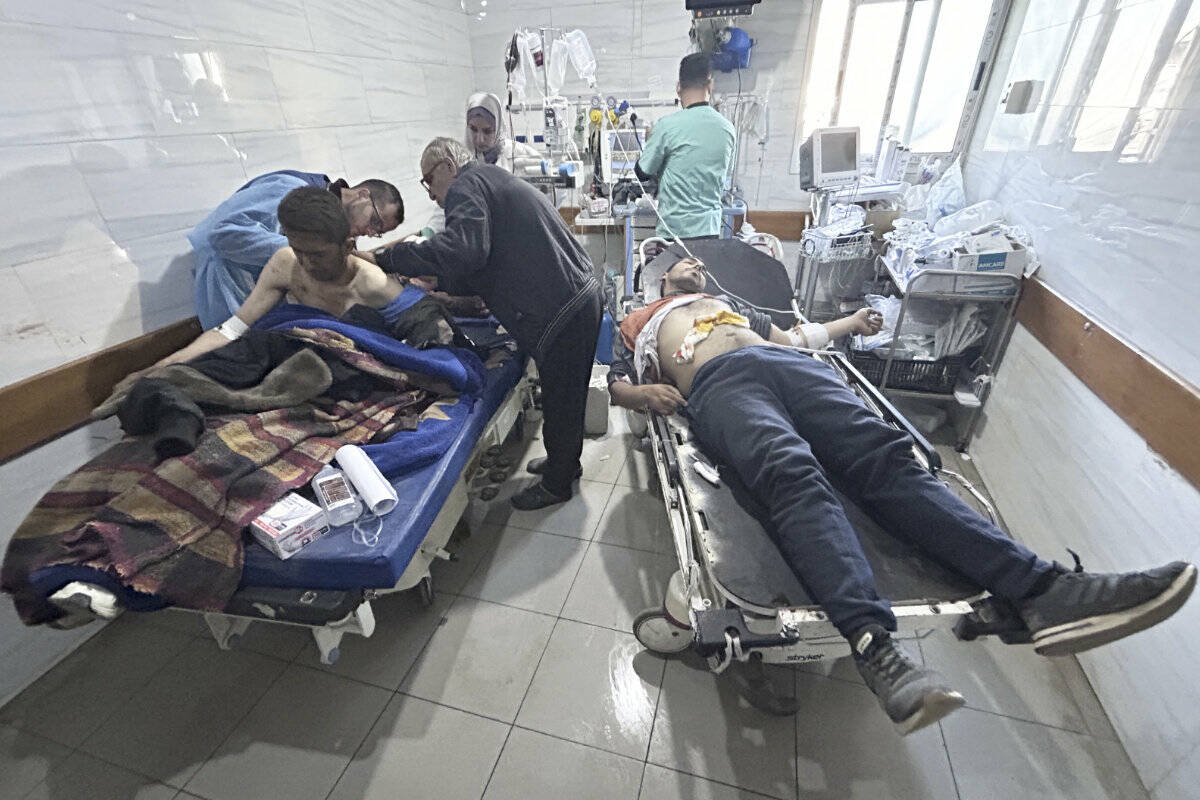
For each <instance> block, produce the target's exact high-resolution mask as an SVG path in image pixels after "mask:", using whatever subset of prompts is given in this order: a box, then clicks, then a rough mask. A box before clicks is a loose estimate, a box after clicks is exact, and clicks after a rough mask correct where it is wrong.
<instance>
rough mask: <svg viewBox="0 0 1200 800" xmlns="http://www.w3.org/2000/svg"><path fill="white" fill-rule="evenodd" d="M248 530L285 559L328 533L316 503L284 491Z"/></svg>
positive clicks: (322, 512) (327, 527)
mask: <svg viewBox="0 0 1200 800" xmlns="http://www.w3.org/2000/svg"><path fill="white" fill-rule="evenodd" d="M250 533H251V534H253V535H254V538H255V539H256V540H257V541H258V543H259V544H261V545H262V546H263V547H265V548H267V549H268V550H270V551H271V552H272V553H274V554H275V555H276V556H278V557H279V558H282V559H287V558H291V557H292V556H293V555H295V554H296V553H298V552H299V551H300V550H301V548H303V547H304V546H305V545H307V544H309V543H310V542H314V541H316V540H317V539H320V538H321V537H322V536H324V535H325V534H327V533H329V522H328V520H326V519H325V512H324V511H322V510H321V507H320V506H318V505H317V504H316V503H313V502H312V501H310V500H306V499H304V498H303V497H301V496H300V495H298V494H296V493H295V492H288V493H287V494H285V495H284V496H283V497H282V498H281V499H280V500H279V501H278V502H276V503H275V505H273V506H271V507H270V508H268V509H267V510H266V511H264V512H263V513H262V514H260V515H259V516H257V517H256V518H255V519H254V521H253V522H251V523H250Z"/></svg>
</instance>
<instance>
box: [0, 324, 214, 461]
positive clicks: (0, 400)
mask: <svg viewBox="0 0 1200 800" xmlns="http://www.w3.org/2000/svg"><path fill="white" fill-rule="evenodd" d="M198 335H200V323H199V321H198V320H197V319H196V318H195V317H192V318H190V319H185V320H182V321H181V322H176V323H173V324H171V325H168V326H166V327H165V328H159V329H158V330H156V331H151V332H150V333H145V334H142V335H141V336H139V337H137V338H136V339H130V340H129V341H127V342H121V343H120V344H117V345H113V346H112V347H109V348H106V349H104V350H101V351H100V352H98V353H93V354H91V355H89V356H84V357H83V358H80V359H76V360H75V361H72V362H70V363H67V364H63V365H62V366H59V367H55V368H54V369H51V370H48V371H46V372H42V373H39V374H37V375H34V376H32V377H30V378H26V379H25V380H23V381H19V382H18V383H14V384H11V385H9V386H5V387H3V388H0V462H3V461H7V460H8V459H10V458H12V457H13V456H16V455H20V454H21V453H24V452H25V451H27V450H29V449H31V448H34V447H36V446H38V445H39V444H42V443H44V442H47V441H49V440H50V439H53V438H54V437H55V436H58V435H59V434H62V433H65V432H67V431H69V430H71V429H72V428H77V427H79V426H80V425H82V424H83V423H85V422H87V421H88V419H89V415H90V414H91V413H92V409H93V408H95V407H96V406H98V405H100V402H101V401H102V400H104V399H105V398H106V397H108V396H109V394H111V393H112V388H113V386H115V385H116V383H117V381H119V380H121V379H122V378H124V377H125V376H126V375H128V374H129V373H131V372H134V371H136V370H139V369H142V368H144V367H148V366H150V365H151V364H153V363H154V362H155V361H158V360H159V359H160V358H162V357H163V356H167V355H170V354H171V353H174V352H175V351H176V350H178V349H179V348H181V347H183V346H184V345H186V344H187V343H188V342H190V341H192V339H195V338H196V337H197V336H198Z"/></svg>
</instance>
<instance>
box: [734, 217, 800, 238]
mask: <svg viewBox="0 0 1200 800" xmlns="http://www.w3.org/2000/svg"><path fill="white" fill-rule="evenodd" d="M748 216H749V218H750V224H751V225H753V226H754V230H756V231H759V232H760V233H770V234H774V235H775V236H778V237H779V238H780V239H781V240H783V241H785V242H798V241H800V235H801V233H803V231H804V228H805V227H807V225H808V219H809V213H808V212H807V211H754V210H751V211H750V213H749V215H748ZM738 228H739V229H740V228H741V223H740V222H739V223H738Z"/></svg>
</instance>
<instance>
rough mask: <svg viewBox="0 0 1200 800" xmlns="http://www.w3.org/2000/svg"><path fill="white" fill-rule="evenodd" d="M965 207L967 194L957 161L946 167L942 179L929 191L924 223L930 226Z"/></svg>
mask: <svg viewBox="0 0 1200 800" xmlns="http://www.w3.org/2000/svg"><path fill="white" fill-rule="evenodd" d="M966 205H967V192H966V189H965V188H964V187H963V176H962V167H961V166H960V164H959V159H957V158H956V159H954V163H953V164H951V165H950V166H948V167H946V171H945V172H943V173H942V177H940V178H938V179H937V183H935V184H933V186H931V187H930V189H929V203H928V205H927V207H926V209H925V221H926V222H928V223H929V224H930V225H933V224H934V223H936V222H937V221H938V220H939V219H941V218H942V217H945V216H948V215H950V214H953V213H954V212H955V211H959V210H961V209H963V208H965V207H966Z"/></svg>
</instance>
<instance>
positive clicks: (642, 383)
mask: <svg viewBox="0 0 1200 800" xmlns="http://www.w3.org/2000/svg"><path fill="white" fill-rule="evenodd" d="M705 285H706V278H705V274H704V270H703V265H702V264H700V263H699V262H697V261H696V260H694V259H684V260H682V261H679V262H678V263H676V264H675V265H674V266H673V267H672V268H671V269H670V270H669V271H668V272H667V274H666V277H665V278H664V285H663V293H662V294H663V299H662V300H659V301H657V302H656V303H653V304H651V305H650V306H648V307H647V308H645V309H642V310H640V311H638V312H635V313H633V314H630V315H629V316H628V317H626V319H625V320H624V321H623V322H622V323H621V331H620V334H621V335H620V336H619V337H617V340H616V342H615V343H614V351H615V352H614V361H613V367H612V371H611V372H610V373H609V392H610V393H611V395H612V399H613V402H614V403H616V404H617V405H620V406H624V407H626V408H630V409H652V410H654V411H656V412H658V413H660V414H669V413H674V412H675V411H678V410H680V409H683V410H684V411H685V413H686V414H687V416H688V417H689V418H690V419H691V422H692V430H693V432H694V433H695V434H696V437H697V438H698V440H699V441H700V442H701V444H703V445H704V447H705V448H706V449H707V451H708V452H709V454H710V455H711V456H712V457H714V458H715V459H717V460H718V461H719V462H723V463H725V464H727V465H728V466H730V467H731V468H733V469H734V470H735V471H736V472H737V474H738V475H739V477H740V478H741V479H742V481H743V482H744V483H745V484H746V486H747V487H748V489H749V490H750V492H751V493H752V494H754V495H755V496H756V497H757V499H758V500H759V501H760V502H761V503H762V504H763V506H764V507H765V509H766V512H767V514H768V516H769V519H767V520H764V522H766V523H767V525H766V527H767V529H768V530H769V531H770V532H771V535H772V536H773V537H774V539H775V543H776V545H777V546H778V547H779V550H780V552H781V553H782V554H783V557H784V558H785V559H786V560H787V562H788V564H789V565H790V566H791V568H792V570H793V571H794V572H795V573H796V575H797V576H798V577H799V578H800V580H801V581H802V582H803V584H804V586H805V587H806V589H807V590H808V592H809V594H810V595H811V596H812V597H813V598H814V599H815V600H816V601H817V602H818V603H820V604H821V606H822V608H823V609H824V610H825V611H826V612H827V613H828V615H829V618H830V620H831V621H832V622H833V623H834V625H836V626H837V628H838V630H839V631H840V632H841V633H842V634H843V635H844V636H845V637H846V638H847V639H848V640H849V641H850V645H851V648H852V650H853V653H854V661H855V663H856V664H857V666H858V670H859V672H860V673H861V674H862V676H863V679H864V680H865V681H866V683H867V686H869V687H870V688H871V690H872V691H873V692H875V694H876V696H878V698H879V701H880V704H881V705H882V706H883V708H884V710H885V711H886V712H887V714H888V716H889V717H890V718H891V719H892V721H893V722H894V723H896V725H897V727H898V728H899V730H900V731H901V732H902V733H909V732H911V731H914V730H917V729H918V728H921V727H924V726H926V725H929V724H931V723H933V722H935V721H937V720H938V719H940V718H941V717H943V716H945V715H946V714H948V713H950V712H951V711H953V710H954V709H956V708H958V707H959V706H961V705H962V704H963V697H962V695H960V694H959V693H958V692H956V691H954V690H953V689H952V688H951V687H950V686H948V685H947V683H946V681H945V679H944V678H943V677H942V676H940V675H939V674H938V673H936V672H934V671H933V670H930V669H925V668H923V667H922V666H921V665H920V664H918V663H916V662H914V661H913V660H912V659H911V658H910V657H909V656H908V655H907V654H906V653H905V652H904V650H903V649H902V648H901V647H900V646H899V644H898V643H897V641H896V640H894V639H892V638H891V636H890V632H891V631H895V630H896V618H895V617H894V616H893V615H892V611H891V607H890V605H889V603H888V601H887V599H886V598H882V597H880V596H879V595H878V593H877V591H876V588H875V581H874V577H873V575H872V573H871V568H870V566H869V565H868V563H867V559H866V557H865V555H864V554H863V551H862V547H861V545H860V543H859V541H858V538H857V536H856V534H855V532H854V529H853V528H852V527H851V525H850V522H849V521H848V520H847V518H846V515H845V512H844V510H843V509H842V506H841V504H840V502H839V501H838V499H837V497H836V495H835V494H834V491H833V485H834V484H836V485H837V486H838V487H839V488H840V489H842V490H843V491H844V492H845V494H846V495H847V496H849V497H850V498H851V499H853V500H854V501H855V502H857V503H859V504H860V505H861V506H862V507H863V509H864V510H866V511H867V512H868V513H870V514H871V516H872V517H873V518H874V519H875V520H876V521H877V522H878V523H879V524H880V525H881V526H882V527H883V528H884V529H885V530H887V531H889V532H890V533H891V534H892V535H894V536H896V537H898V538H900V539H903V540H905V541H909V542H912V543H913V544H915V545H917V546H918V547H920V548H921V549H922V550H924V551H925V552H926V553H927V554H928V555H930V556H931V557H933V558H935V559H937V560H938V561H940V562H942V563H943V564H945V565H947V566H948V567H950V568H951V569H954V570H955V571H957V572H959V573H961V574H962V575H963V576H965V577H966V578H968V579H969V580H971V581H973V582H974V583H976V584H977V585H979V586H981V587H983V588H985V589H987V590H988V591H989V592H991V593H992V594H994V595H996V596H998V597H1000V598H1002V599H1004V600H1008V601H1010V602H1011V603H1012V604H1013V605H1014V607H1015V608H1016V610H1017V611H1018V613H1019V614H1020V615H1021V618H1022V619H1023V620H1024V622H1025V624H1026V626H1027V627H1028V629H1029V631H1030V633H1031V634H1032V639H1033V645H1034V649H1035V650H1036V651H1037V652H1038V653H1041V654H1042V655H1048V656H1055V655H1067V654H1070V653H1078V652H1080V651H1083V650H1087V649H1090V648H1092V647H1096V646H1098V645H1102V644H1105V643H1107V642H1111V641H1114V640H1116V639H1119V638H1121V637H1124V636H1128V635H1129V634H1131V633H1135V632H1137V631H1140V630H1143V629H1145V628H1148V627H1150V626H1151V625H1154V624H1156V623H1158V622H1161V621H1162V620H1164V619H1166V618H1167V617H1169V616H1170V615H1171V614H1173V613H1174V612H1175V611H1176V610H1178V609H1179V608H1180V607H1181V606H1182V605H1183V603H1184V601H1185V600H1187V598H1188V596H1189V595H1190V594H1191V591H1192V589H1193V587H1194V586H1195V583H1196V567H1195V566H1194V565H1192V564H1189V563H1185V562H1173V563H1171V564H1167V565H1165V566H1162V567H1158V568H1156V569H1152V570H1148V571H1146V572H1127V573H1118V574H1094V573H1087V572H1083V571H1082V570H1081V569H1079V568H1078V567H1077V569H1076V570H1075V571H1069V570H1067V569H1066V568H1064V567H1062V566H1060V565H1059V564H1057V563H1054V562H1049V561H1044V560H1042V559H1041V558H1039V557H1038V556H1037V555H1035V554H1034V553H1033V552H1031V551H1030V550H1029V549H1028V548H1025V547H1023V546H1022V545H1020V544H1018V543H1017V542H1015V541H1013V540H1012V539H1009V538H1008V537H1007V536H1005V534H1004V533H1003V532H1002V531H1001V530H1000V529H998V528H997V527H995V526H994V525H992V524H991V523H990V522H988V521H987V520H986V519H984V518H983V517H982V516H980V515H979V514H978V513H976V512H975V511H974V510H973V509H971V508H970V507H969V506H967V505H966V504H965V503H964V502H962V501H961V500H960V499H959V498H958V497H957V496H956V495H955V494H954V493H953V492H951V491H950V490H949V489H948V488H947V487H946V486H945V485H944V484H943V483H942V482H941V481H939V480H938V479H937V478H935V477H933V476H932V475H931V474H930V473H929V471H928V470H926V469H924V468H923V467H922V466H921V465H920V463H919V462H918V461H917V460H916V458H915V457H914V456H913V452H912V444H913V443H912V440H911V438H909V437H908V435H907V434H905V433H903V432H902V431H900V430H898V429H896V428H895V427H893V426H891V425H889V424H887V423H886V422H884V421H883V420H882V419H880V418H879V417H878V416H877V415H875V414H873V413H872V412H871V411H869V410H868V409H867V407H866V406H865V405H863V403H862V402H861V401H860V400H859V398H858V396H857V395H855V394H854V392H853V391H852V390H851V389H850V388H849V387H848V386H847V385H846V384H845V383H844V382H843V381H842V380H841V379H840V378H839V377H838V375H837V373H836V372H835V371H834V370H833V369H832V368H831V367H830V366H828V365H826V364H823V363H822V362H820V361H819V360H818V359H816V358H813V357H812V356H811V355H809V354H807V353H804V352H802V351H800V350H798V349H796V348H797V347H811V348H819V347H823V346H824V345H825V343H826V342H827V341H828V340H829V339H830V338H836V337H838V336H841V335H844V334H846V333H851V332H861V333H871V332H874V331H877V330H878V329H879V321H878V320H877V319H873V318H872V317H871V316H870V315H869V314H868V313H867V312H866V310H864V311H860V312H859V313H857V314H855V315H853V316H851V317H847V318H845V319H841V320H837V321H836V322H831V323H827V324H825V325H804V326H800V328H799V329H797V330H792V331H788V332H784V331H781V330H780V329H778V328H776V327H774V326H772V325H771V323H770V319H769V318H768V317H767V316H766V315H765V314H762V313H760V312H758V311H755V310H754V309H752V308H751V307H749V306H748V305H746V304H744V303H741V302H740V301H737V300H734V299H731V298H727V297H712V296H709V295H705V294H703V291H704V288H705Z"/></svg>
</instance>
